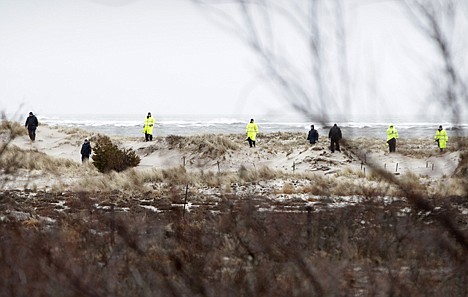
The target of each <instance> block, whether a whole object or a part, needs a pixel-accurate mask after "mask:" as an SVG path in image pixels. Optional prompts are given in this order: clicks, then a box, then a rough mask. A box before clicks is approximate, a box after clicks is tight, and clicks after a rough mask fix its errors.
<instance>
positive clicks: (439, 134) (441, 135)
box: [434, 129, 448, 148]
mask: <svg viewBox="0 0 468 297" xmlns="http://www.w3.org/2000/svg"><path fill="white" fill-rule="evenodd" d="M434 138H435V140H438V141H439V147H440V148H446V147H447V141H448V135H447V131H445V130H444V129H442V130H440V131H439V130H437V131H436V135H435V137H434Z"/></svg>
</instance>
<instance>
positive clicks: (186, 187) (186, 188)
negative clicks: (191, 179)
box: [182, 157, 188, 218]
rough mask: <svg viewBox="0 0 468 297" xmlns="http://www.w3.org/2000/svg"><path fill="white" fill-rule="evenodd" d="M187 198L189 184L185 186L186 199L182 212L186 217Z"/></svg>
mask: <svg viewBox="0 0 468 297" xmlns="http://www.w3.org/2000/svg"><path fill="white" fill-rule="evenodd" d="M184 158H185V157H184ZM187 198H188V184H187V185H186V186H185V200H184V211H183V213H182V217H183V218H184V217H185V206H186V205H187Z"/></svg>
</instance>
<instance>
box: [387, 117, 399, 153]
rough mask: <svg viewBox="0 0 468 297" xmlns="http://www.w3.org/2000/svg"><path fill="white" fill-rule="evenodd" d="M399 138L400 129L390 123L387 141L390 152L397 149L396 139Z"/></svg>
mask: <svg viewBox="0 0 468 297" xmlns="http://www.w3.org/2000/svg"><path fill="white" fill-rule="evenodd" d="M397 138H398V131H397V129H395V127H394V126H393V124H390V126H388V129H387V143H388V149H389V151H390V153H394V152H395V151H396V140H397Z"/></svg>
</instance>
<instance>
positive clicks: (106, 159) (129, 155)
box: [92, 135, 140, 172]
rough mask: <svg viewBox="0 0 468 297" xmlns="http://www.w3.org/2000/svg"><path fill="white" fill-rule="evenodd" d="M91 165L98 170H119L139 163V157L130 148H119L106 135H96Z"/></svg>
mask: <svg viewBox="0 0 468 297" xmlns="http://www.w3.org/2000/svg"><path fill="white" fill-rule="evenodd" d="M92 158H93V165H94V166H96V168H97V169H98V170H99V171H100V172H110V171H112V170H114V171H117V172H120V171H124V170H125V169H127V168H131V167H135V166H138V164H140V157H138V156H137V154H136V153H135V151H133V150H132V149H120V148H119V147H118V146H117V145H115V144H113V143H112V141H111V139H110V138H109V137H108V136H103V135H99V136H98V137H96V140H95V146H94V154H93V157H92Z"/></svg>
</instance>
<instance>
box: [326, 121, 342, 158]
mask: <svg viewBox="0 0 468 297" xmlns="http://www.w3.org/2000/svg"><path fill="white" fill-rule="evenodd" d="M328 138H330V150H331V152H332V153H334V152H335V149H336V150H337V151H339V152H341V150H340V140H341V138H342V135H341V129H340V127H338V126H337V125H336V124H334V125H333V127H331V129H330V132H328Z"/></svg>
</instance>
